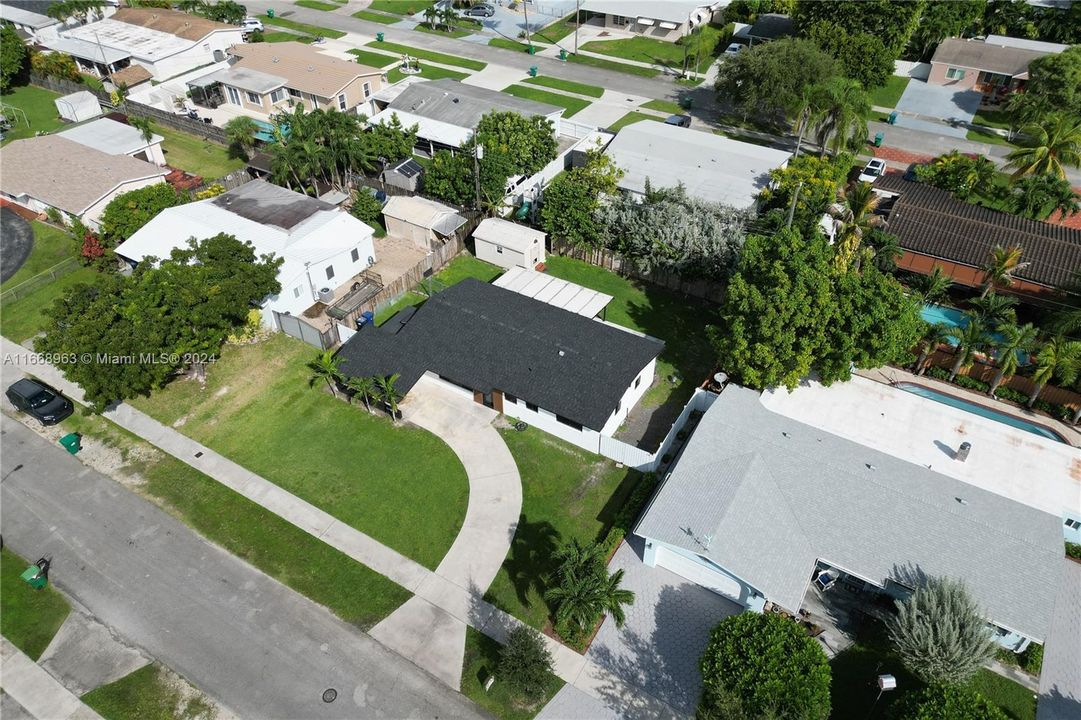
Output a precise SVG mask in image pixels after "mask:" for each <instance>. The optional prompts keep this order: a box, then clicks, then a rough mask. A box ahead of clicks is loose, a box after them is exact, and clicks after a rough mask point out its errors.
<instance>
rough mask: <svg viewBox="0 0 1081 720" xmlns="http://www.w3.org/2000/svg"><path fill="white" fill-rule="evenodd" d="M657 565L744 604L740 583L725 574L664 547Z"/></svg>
mask: <svg viewBox="0 0 1081 720" xmlns="http://www.w3.org/2000/svg"><path fill="white" fill-rule="evenodd" d="M657 565H659V566H660V567H663V568H665V569H666V570H671V571H672V572H674V573H675V574H676V575H679V576H680V577H683V578H686V579H687V580H690V581H691V582H693V583H694V584H696V585H701V586H702V587H704V588H706V589H707V590H712V591H713V592H715V593H717V594H718V595H723V596H724V597H726V598H728V599H729V600H734V601H735V602H737V603H740V604H741V605H742V604H743V601H742V600H741V599H740V598H741V597H742V595H743V592H742V590H743V589H742V586H741V585H740V584H739V582H738V581H736V580H734V579H732V578H731V577H729V576H728V575H725V574H724V573H721V572H718V571H716V570H711V569H709V568H708V567H706V566H705V565H702V564H700V563H697V562H695V561H694V560H691V559H690V558H687V557H684V556H683V555H679V554H678V553H674V552H672V551H671V550H669V549H667V548H663V547H659V548H657Z"/></svg>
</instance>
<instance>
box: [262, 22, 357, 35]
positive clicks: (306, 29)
mask: <svg viewBox="0 0 1081 720" xmlns="http://www.w3.org/2000/svg"><path fill="white" fill-rule="evenodd" d="M262 20H263V22H264V23H266V24H268V25H277V26H278V27H283V28H289V29H290V30H296V31H297V32H302V33H304V34H305V35H315V36H322V37H325V38H334V39H338V38H343V37H345V33H343V32H341V31H340V30H331V29H330V28H325V27H319V26H318V25H307V24H305V23H302V22H295V21H293V20H288V19H286V18H281V17H264V18H262Z"/></svg>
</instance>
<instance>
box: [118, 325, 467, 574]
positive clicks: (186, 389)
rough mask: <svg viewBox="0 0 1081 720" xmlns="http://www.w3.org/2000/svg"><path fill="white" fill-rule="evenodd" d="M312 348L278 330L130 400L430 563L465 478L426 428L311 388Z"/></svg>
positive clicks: (444, 542)
mask: <svg viewBox="0 0 1081 720" xmlns="http://www.w3.org/2000/svg"><path fill="white" fill-rule="evenodd" d="M316 354H317V351H316V350H315V349H313V348H312V347H311V346H310V345H306V344H305V343H303V342H301V341H299V340H295V339H293V338H290V337H288V336H286V335H284V334H281V333H276V334H274V335H273V336H272V337H271V338H270V339H269V340H267V341H265V342H261V343H258V344H256V345H250V346H246V347H239V348H238V347H227V348H225V350H224V351H223V353H222V358H221V359H220V360H219V361H218V362H216V363H214V364H213V365H211V367H210V369H209V372H208V375H207V382H206V387H205V388H203V387H200V385H199V383H196V382H190V381H184V380H177V381H174V382H173V383H171V384H170V385H168V386H167V387H165V388H164V389H162V390H159V391H157V392H155V393H154V394H153V395H152V396H151V397H150V398H145V399H138V400H136V401H135V402H134V403H133V404H135V405H136V406H138V407H139V408H140V409H142V410H144V411H146V412H148V413H149V414H150V415H152V416H154V417H155V418H157V419H158V420H160V421H162V422H164V423H166V424H169V425H173V426H174V427H176V428H177V429H178V430H179V431H180V432H183V433H184V434H185V435H188V436H189V437H192V438H194V439H196V440H198V441H200V442H202V443H204V444H206V445H209V446H210V447H211V448H213V449H215V450H217V451H218V452H220V453H222V454H223V455H225V456H226V457H228V458H230V459H231V460H234V461H235V462H237V463H240V464H241V465H242V466H244V467H245V468H247V469H248V470H251V471H252V472H254V473H256V474H259V475H262V476H263V477H264V478H266V479H267V480H270V481H271V482H273V483H275V484H277V485H278V486H280V487H282V488H284V489H285V490H288V491H289V492H291V493H294V494H295V495H297V496H299V497H301V498H303V499H304V500H307V501H308V502H310V503H312V504H313V505H315V506H317V507H319V508H322V509H323V510H325V511H326V512H328V513H330V514H331V515H334V516H335V517H336V518H338V519H339V520H341V521H342V522H344V523H346V524H348V525H351V526H353V527H355V528H356V529H358V530H360V531H361V532H364V533H367V534H368V535H371V536H372V537H374V538H375V539H376V540H378V541H379V542H382V543H384V544H386V545H388V546H390V547H392V548H394V549H395V550H397V551H398V552H400V553H402V554H403V555H406V556H408V557H410V558H413V559H414V560H416V561H417V562H419V563H420V564H422V565H424V566H426V567H429V568H435V567H436V566H437V565H438V564H439V562H440V561H441V560H442V559H443V556H444V555H445V554H446V552H447V549H448V548H450V545H451V543H452V542H453V541H454V538H455V537H456V536H457V534H458V530H459V529H460V528H461V525H462V520H463V518H464V516H465V508H466V503H467V500H468V497H469V483H468V480H467V479H466V475H465V470H464V469H463V468H462V464H461V462H460V461H459V460H458V458H457V456H456V455H455V454H454V453H453V452H452V451H451V449H450V448H449V447H447V445H446V444H445V443H444V442H443V441H442V440H440V439H439V438H438V437H436V436H434V435H432V434H430V433H428V432H427V431H425V430H420V429H419V428H414V427H410V426H406V425H394V424H392V423H391V422H390V420H389V418H387V417H386V416H385V415H382V414H380V415H371V414H368V413H367V412H366V411H365V409H364V407H363V405H359V406H358V405H349V404H347V403H345V402H344V401H342V400H337V399H335V398H333V397H331V396H330V394H329V391H328V390H327V388H326V384H325V383H323V382H322V381H320V382H319V383H317V384H315V385H314V386H313V387H309V382H308V381H309V378H310V376H311V371H310V370H309V369H308V368H307V367H306V364H307V363H308V362H310V361H311V360H313V359H314V358H315V356H316Z"/></svg>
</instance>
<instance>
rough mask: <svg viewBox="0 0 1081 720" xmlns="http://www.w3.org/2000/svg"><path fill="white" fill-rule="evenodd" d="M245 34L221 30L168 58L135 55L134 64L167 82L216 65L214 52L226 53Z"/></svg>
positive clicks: (133, 56) (239, 31)
mask: <svg viewBox="0 0 1081 720" xmlns="http://www.w3.org/2000/svg"><path fill="white" fill-rule="evenodd" d="M243 34H244V33H243V32H242V31H241V30H240V28H237V29H236V30H220V31H216V32H213V33H210V35H208V36H207V37H205V38H203V39H202V40H200V41H198V42H196V43H195V44H193V45H192V46H191V47H190V48H188V49H187V50H182V51H181V52H178V53H176V54H173V55H169V56H168V57H163V58H150V57H140V56H139V55H137V54H133V55H132V58H131V59H132V62H134V63H137V64H139V65H142V66H143V67H145V68H146V69H147V70H149V71H150V72H151V74H152V75H153V76H154V79H155V80H165V79H166V78H171V77H173V76H174V75H179V74H181V73H186V72H188V71H189V70H192V69H194V68H197V67H199V66H200V65H208V64H210V63H214V62H215V59H214V51H215V50H220V51H221V52H222V53H225V52H226V50H228V49H229V48H230V47H231V46H233V45H236V44H238V43H241V42H243V40H244V38H243ZM226 54H228V53H226ZM207 72H210V68H207Z"/></svg>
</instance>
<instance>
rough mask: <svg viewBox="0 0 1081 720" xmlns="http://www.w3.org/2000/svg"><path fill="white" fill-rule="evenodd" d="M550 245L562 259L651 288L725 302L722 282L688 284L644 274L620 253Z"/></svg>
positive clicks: (675, 275) (664, 275)
mask: <svg viewBox="0 0 1081 720" xmlns="http://www.w3.org/2000/svg"><path fill="white" fill-rule="evenodd" d="M550 244H551V251H552V252H553V253H555V254H556V255H563V256H566V257H571V258H574V259H575V260H581V261H582V262H586V263H589V264H590V265H596V266H597V267H602V268H604V269H606V270H611V271H612V272H614V273H617V274H619V275H622V276H623V277H629V278H633V279H635V280H641V281H643V282H648V283H650V284H652V285H658V286H660V287H663V288H667V289H668V290H673V291H675V292H679V293H683V294H684V295H689V296H690V297H696V298H701V299H702V300H708V301H709V302H714V303H719V302H721V300H722V299H723V298H724V285H723V284H722V283H719V282H715V281H712V280H686V279H684V278H683V276H681V275H680V274H679V273H674V272H667V271H664V270H653V271H650V272H644V271H642V270H639V269H638V267H637V266H636V265H635V264H634V262H633V261H632V260H630V259H628V258H625V257H623V256H622V255H620V254H619V253H616V252H613V251H611V250H608V249H607V248H583V247H578V246H576V245H572V244H571V243H568V242H566V241H565V240H557V239H555V238H552V240H551V242H550Z"/></svg>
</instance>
